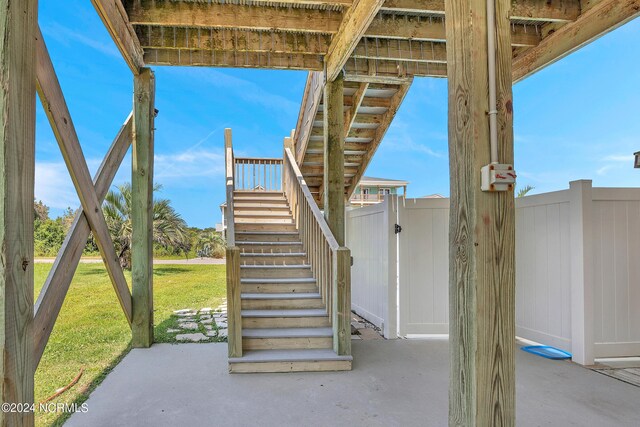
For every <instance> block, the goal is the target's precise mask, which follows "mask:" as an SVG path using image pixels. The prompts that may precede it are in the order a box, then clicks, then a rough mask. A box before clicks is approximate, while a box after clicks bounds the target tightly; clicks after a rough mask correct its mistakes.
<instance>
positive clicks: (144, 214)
mask: <svg viewBox="0 0 640 427" xmlns="http://www.w3.org/2000/svg"><path fill="white" fill-rule="evenodd" d="M133 96H134V99H133V157H132V160H133V161H132V171H131V181H132V182H131V191H132V194H131V226H132V233H131V278H132V279H131V281H132V286H131V287H132V295H131V296H132V300H133V322H132V324H131V330H132V345H133V346H134V347H149V346H151V344H152V343H153V132H154V128H153V123H154V117H155V108H154V101H155V77H154V75H153V72H152V71H151V70H150V69H148V68H145V69H143V70H142V71H141V73H140V75H138V76H135V77H134V95H133Z"/></svg>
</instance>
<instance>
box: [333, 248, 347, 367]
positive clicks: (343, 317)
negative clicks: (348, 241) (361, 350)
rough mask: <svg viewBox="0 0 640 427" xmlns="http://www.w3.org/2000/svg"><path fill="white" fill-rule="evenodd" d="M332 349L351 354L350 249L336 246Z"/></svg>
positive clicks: (342, 353)
mask: <svg viewBox="0 0 640 427" xmlns="http://www.w3.org/2000/svg"><path fill="white" fill-rule="evenodd" d="M332 283H333V292H332V295H333V302H332V303H333V310H332V315H333V319H332V322H331V324H332V325H333V350H334V351H335V352H336V354H338V355H340V356H348V355H351V251H350V250H349V248H342V247H341V248H338V249H336V251H335V257H334V264H333V280H332Z"/></svg>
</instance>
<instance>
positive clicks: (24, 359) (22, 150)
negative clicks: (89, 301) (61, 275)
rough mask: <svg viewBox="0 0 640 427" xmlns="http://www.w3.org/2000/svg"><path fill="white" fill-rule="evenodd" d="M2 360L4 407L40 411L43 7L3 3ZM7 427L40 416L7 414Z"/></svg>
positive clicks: (3, 420)
mask: <svg viewBox="0 0 640 427" xmlns="http://www.w3.org/2000/svg"><path fill="white" fill-rule="evenodd" d="M0 10H2V17H0V36H1V37H2V38H1V39H0V86H2V90H1V91H0V258H1V260H2V261H1V262H0V304H2V306H1V307H0V328H1V330H0V354H2V364H0V370H1V371H2V390H1V392H2V402H0V403H2V404H5V403H8V404H14V403H15V404H29V405H30V404H33V374H34V371H35V363H34V359H33V185H34V175H35V172H34V170H35V129H36V121H35V118H36V105H35V100H36V72H35V69H36V68H35V65H36V53H35V52H36V46H35V37H34V35H35V33H36V28H37V20H38V2H37V1H36V0H24V1H10V0H0ZM0 425H2V426H33V425H34V414H33V412H30V411H28V412H22V413H21V412H18V411H15V412H12V411H4V410H3V411H0Z"/></svg>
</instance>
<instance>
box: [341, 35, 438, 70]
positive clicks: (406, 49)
mask: <svg viewBox="0 0 640 427" xmlns="http://www.w3.org/2000/svg"><path fill="white" fill-rule="evenodd" d="M351 57H352V58H358V59H383V60H389V61H409V62H439V63H442V64H446V63H447V49H446V46H445V43H440V42H426V41H413V40H400V39H375V38H373V39H372V38H368V37H365V38H363V39H362V40H360V43H358V46H357V47H356V49H355V50H354V51H353V54H352V55H351Z"/></svg>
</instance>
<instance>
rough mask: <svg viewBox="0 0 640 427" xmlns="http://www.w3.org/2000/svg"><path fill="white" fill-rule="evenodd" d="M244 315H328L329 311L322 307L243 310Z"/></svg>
mask: <svg viewBox="0 0 640 427" xmlns="http://www.w3.org/2000/svg"><path fill="white" fill-rule="evenodd" d="M241 314H242V317H323V316H324V317H326V316H327V312H326V311H325V310H324V309H321V308H307V309H299V310H242V313H241Z"/></svg>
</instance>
